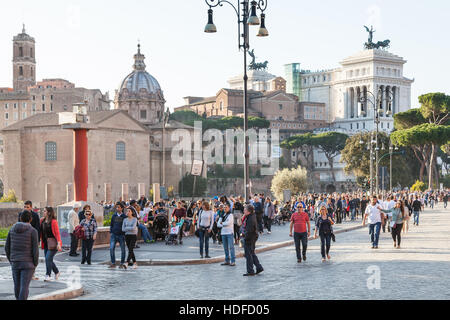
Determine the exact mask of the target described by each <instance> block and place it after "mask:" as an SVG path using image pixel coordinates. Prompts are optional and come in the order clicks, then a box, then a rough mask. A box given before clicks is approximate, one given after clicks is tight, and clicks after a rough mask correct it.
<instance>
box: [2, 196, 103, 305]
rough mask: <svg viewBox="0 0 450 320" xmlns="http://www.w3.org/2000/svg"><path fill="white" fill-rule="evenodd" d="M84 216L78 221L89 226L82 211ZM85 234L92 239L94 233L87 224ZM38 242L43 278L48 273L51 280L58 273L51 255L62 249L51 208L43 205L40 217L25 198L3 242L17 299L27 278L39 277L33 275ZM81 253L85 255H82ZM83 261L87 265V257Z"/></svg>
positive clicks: (23, 294)
mask: <svg viewBox="0 0 450 320" xmlns="http://www.w3.org/2000/svg"><path fill="white" fill-rule="evenodd" d="M84 215H85V218H84V219H83V220H82V221H81V222H80V224H81V225H83V226H89V225H90V224H92V222H89V221H91V220H90V219H91V218H90V217H91V215H92V214H91V213H90V211H89V210H86V211H85V212H84ZM91 231H92V230H91ZM85 234H86V235H87V237H89V238H91V239H92V238H93V239H95V233H94V234H93V233H92V232H90V231H89V227H87V229H86V231H85ZM88 241H89V240H88ZM39 244H40V246H41V249H43V250H44V256H45V269H46V272H45V278H44V281H46V282H48V281H51V280H52V278H51V275H52V272H53V274H54V279H55V280H58V278H59V276H60V274H61V273H60V271H59V269H58V267H57V266H56V264H55V262H54V257H55V255H56V254H57V253H58V252H61V251H62V241H61V235H60V231H59V226H58V221H57V217H56V213H55V211H54V209H53V208H52V207H45V208H44V210H43V217H42V218H40V217H39V213H38V212H36V211H34V210H33V209H32V202H31V201H25V203H24V210H23V211H21V212H19V215H18V222H17V223H16V224H14V226H13V227H12V228H11V230H10V231H9V233H8V237H7V239H6V244H5V251H6V256H7V258H8V260H9V261H10V263H11V268H12V273H13V280H14V293H15V296H16V299H18V300H26V299H27V297H28V293H29V289H28V288H29V285H30V282H31V280H39V278H37V277H36V276H35V275H34V273H35V269H36V267H37V265H38V263H39ZM83 256H84V257H86V255H85V254H83ZM86 261H88V263H89V264H90V260H86Z"/></svg>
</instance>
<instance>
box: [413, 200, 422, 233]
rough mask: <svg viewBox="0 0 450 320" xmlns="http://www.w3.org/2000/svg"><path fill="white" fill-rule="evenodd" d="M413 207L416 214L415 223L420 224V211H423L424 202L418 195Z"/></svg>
mask: <svg viewBox="0 0 450 320" xmlns="http://www.w3.org/2000/svg"><path fill="white" fill-rule="evenodd" d="M412 208H413V216H414V220H413V221H414V223H413V225H416V226H418V225H419V214H420V211H422V202H421V201H420V200H419V197H418V196H416V199H415V200H414V201H413V203H412Z"/></svg>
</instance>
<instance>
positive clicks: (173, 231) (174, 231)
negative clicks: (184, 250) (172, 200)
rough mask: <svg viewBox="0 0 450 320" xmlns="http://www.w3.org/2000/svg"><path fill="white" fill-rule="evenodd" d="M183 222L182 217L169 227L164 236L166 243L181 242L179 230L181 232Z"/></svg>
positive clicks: (175, 243) (176, 243)
mask: <svg viewBox="0 0 450 320" xmlns="http://www.w3.org/2000/svg"><path fill="white" fill-rule="evenodd" d="M183 224H184V219H181V220H180V222H178V223H177V224H175V225H174V226H172V227H170V231H169V234H168V235H167V236H166V245H170V244H174V245H178V244H183V241H181V240H180V239H181V232H183Z"/></svg>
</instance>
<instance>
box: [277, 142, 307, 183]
mask: <svg viewBox="0 0 450 320" xmlns="http://www.w3.org/2000/svg"><path fill="white" fill-rule="evenodd" d="M313 136H314V135H313V134H312V133H305V134H300V135H295V136H292V137H289V138H288V139H285V140H283V141H282V142H281V144H280V146H281V147H282V148H284V149H287V150H289V151H292V150H294V151H295V164H296V165H298V164H300V165H301V166H302V167H304V168H306V171H307V174H308V181H309V183H310V184H311V185H313V182H312V172H313V170H314V152H313V151H314V150H313V149H314V145H313V140H312V138H313ZM290 158H291V152H289V159H290ZM290 163H291V161H289V164H290Z"/></svg>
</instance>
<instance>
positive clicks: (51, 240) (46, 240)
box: [40, 207, 62, 281]
mask: <svg viewBox="0 0 450 320" xmlns="http://www.w3.org/2000/svg"><path fill="white" fill-rule="evenodd" d="M40 231H41V246H42V249H44V255H45V266H46V275H45V279H44V281H50V279H51V278H50V276H51V274H52V271H53V272H54V274H55V280H58V278H59V275H60V273H59V270H58V268H57V267H56V265H55V263H54V262H53V257H54V256H55V254H56V253H57V252H58V251H61V250H62V249H61V247H62V242H61V236H60V234H59V227H58V221H57V220H56V214H55V211H54V210H53V208H52V207H45V209H44V218H42V219H41V228H40Z"/></svg>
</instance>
